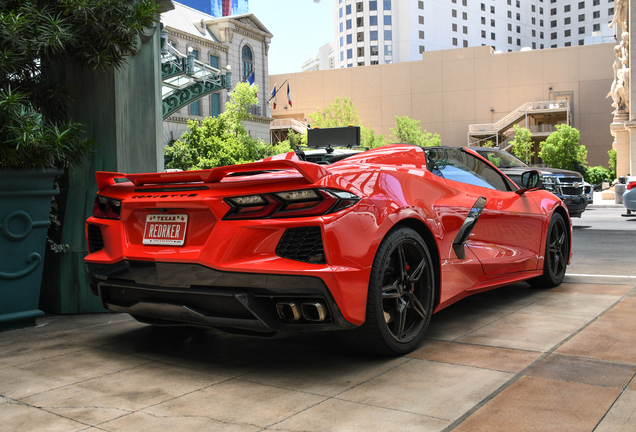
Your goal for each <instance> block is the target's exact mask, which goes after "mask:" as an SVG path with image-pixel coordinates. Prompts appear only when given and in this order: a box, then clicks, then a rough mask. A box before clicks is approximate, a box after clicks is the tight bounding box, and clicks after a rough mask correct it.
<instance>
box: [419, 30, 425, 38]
mask: <svg viewBox="0 0 636 432" xmlns="http://www.w3.org/2000/svg"><path fill="white" fill-rule="evenodd" d="M420 39H424V31H423V30H420Z"/></svg>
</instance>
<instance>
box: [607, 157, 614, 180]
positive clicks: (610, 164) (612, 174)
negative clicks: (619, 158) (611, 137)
mask: <svg viewBox="0 0 636 432" xmlns="http://www.w3.org/2000/svg"><path fill="white" fill-rule="evenodd" d="M607 154H608V155H609V171H610V176H609V179H610V180H614V179H615V178H616V150H614V149H611V150H608V151H607Z"/></svg>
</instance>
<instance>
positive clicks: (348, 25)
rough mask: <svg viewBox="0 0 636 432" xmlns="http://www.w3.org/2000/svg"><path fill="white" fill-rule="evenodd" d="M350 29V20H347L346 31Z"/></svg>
mask: <svg viewBox="0 0 636 432" xmlns="http://www.w3.org/2000/svg"><path fill="white" fill-rule="evenodd" d="M350 29H351V20H350V19H348V20H347V30H350Z"/></svg>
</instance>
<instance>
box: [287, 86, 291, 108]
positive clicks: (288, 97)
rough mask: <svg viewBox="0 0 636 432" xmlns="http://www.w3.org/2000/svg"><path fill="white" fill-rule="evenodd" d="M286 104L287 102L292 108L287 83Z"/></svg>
mask: <svg viewBox="0 0 636 432" xmlns="http://www.w3.org/2000/svg"><path fill="white" fill-rule="evenodd" d="M287 102H289V106H292V103H291V93H290V92H289V83H287Z"/></svg>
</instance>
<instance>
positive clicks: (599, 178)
mask: <svg viewBox="0 0 636 432" xmlns="http://www.w3.org/2000/svg"><path fill="white" fill-rule="evenodd" d="M610 176H611V172H610V170H608V169H607V168H605V167H604V166H601V165H599V166H593V167H589V168H587V169H586V170H585V174H584V177H585V181H586V182H588V183H590V184H593V185H598V184H601V183H603V182H604V181H605V180H608V179H609V178H610Z"/></svg>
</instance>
